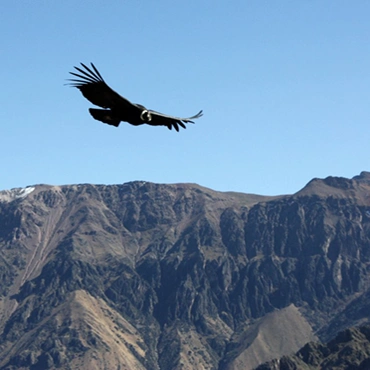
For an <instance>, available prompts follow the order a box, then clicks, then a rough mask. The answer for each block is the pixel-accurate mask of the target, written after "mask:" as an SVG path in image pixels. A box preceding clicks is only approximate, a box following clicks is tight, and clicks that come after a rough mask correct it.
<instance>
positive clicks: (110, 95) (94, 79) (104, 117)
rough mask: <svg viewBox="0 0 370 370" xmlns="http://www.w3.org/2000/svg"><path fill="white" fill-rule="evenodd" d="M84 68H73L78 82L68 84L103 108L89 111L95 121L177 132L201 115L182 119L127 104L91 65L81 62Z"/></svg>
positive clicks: (138, 105) (126, 100)
mask: <svg viewBox="0 0 370 370" xmlns="http://www.w3.org/2000/svg"><path fill="white" fill-rule="evenodd" d="M81 66H82V67H83V68H84V69H82V68H79V67H74V68H75V69H76V71H77V72H79V73H76V72H69V73H70V74H71V75H73V76H75V77H78V79H69V81H71V83H70V85H71V86H74V87H76V88H78V89H79V90H80V91H81V93H82V95H83V96H84V97H85V98H86V99H87V100H89V101H90V102H91V103H93V104H94V105H97V106H99V107H101V108H103V109H96V108H91V109H89V112H90V114H91V115H92V116H93V117H94V118H95V119H96V120H98V121H101V122H104V123H106V124H108V125H112V126H116V127H118V126H119V124H120V122H121V121H125V122H128V123H130V124H132V125H134V126H139V125H142V124H148V125H151V126H166V127H167V128H168V129H170V130H172V128H174V129H175V130H176V131H179V126H180V127H182V128H186V126H185V123H194V122H193V121H192V120H193V119H196V118H199V117H201V116H202V115H203V111H199V112H198V113H197V114H195V115H194V116H192V117H187V118H181V117H174V116H169V115H167V114H163V113H159V112H156V111H154V110H150V109H147V108H145V107H144V106H143V105H140V104H135V103H132V102H130V101H129V100H128V99H126V98H124V97H123V96H121V95H119V94H118V93H116V92H115V91H114V90H113V89H111V88H110V87H109V86H108V85H107V84H106V82H105V81H104V79H103V77H102V76H101V74H100V73H99V71H98V70H97V69H96V67H95V66H94V64H93V63H91V68H90V67H88V66H86V65H85V64H83V63H81Z"/></svg>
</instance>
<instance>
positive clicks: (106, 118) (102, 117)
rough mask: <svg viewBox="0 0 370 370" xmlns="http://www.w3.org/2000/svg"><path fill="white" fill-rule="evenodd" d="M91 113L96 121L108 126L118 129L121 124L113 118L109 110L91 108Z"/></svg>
mask: <svg viewBox="0 0 370 370" xmlns="http://www.w3.org/2000/svg"><path fill="white" fill-rule="evenodd" d="M89 112H90V114H91V115H92V116H93V117H94V118H95V119H96V120H98V121H101V122H104V123H106V124H108V125H112V126H115V127H118V126H119V124H120V122H121V121H120V120H119V119H117V118H115V117H114V116H113V114H112V111H110V110H107V109H94V108H90V109H89Z"/></svg>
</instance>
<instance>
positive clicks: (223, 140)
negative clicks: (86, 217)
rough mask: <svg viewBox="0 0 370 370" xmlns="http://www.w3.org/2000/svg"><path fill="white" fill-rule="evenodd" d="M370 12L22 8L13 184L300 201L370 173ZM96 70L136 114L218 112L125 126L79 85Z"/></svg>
mask: <svg viewBox="0 0 370 370" xmlns="http://www.w3.org/2000/svg"><path fill="white" fill-rule="evenodd" d="M369 19H370V2H369V1H368V0H362V1H361V0H357V1H354V2H350V1H344V0H331V1H329V0H328V1H326V0H299V1H297V0H294V1H293V0H290V1H288V0H279V1H271V0H268V1H267V0H266V1H265V0H253V1H247V0H242V1H239V0H232V1H224V0H222V1H221V0H212V1H202V0H196V1H195V0H188V1H173V0H171V1H170V0H168V1H167V0H156V1H149V0H146V1H145V0H142V1H122V0H120V1H118V0H115V1H75V0H73V1H72V0H63V1H59V2H58V1H42V0H40V1H31V0H24V1H7V2H4V3H3V4H2V9H1V13H0V34H1V38H0V51H1V58H0V65H1V68H0V74H1V90H0V94H1V96H0V98H1V99H0V101H1V110H0V122H1V129H0V140H1V146H0V158H1V163H2V165H1V176H0V189H10V188H14V187H24V186H27V185H34V184H40V183H44V184H51V185H64V184H76V183H94V184H120V183H124V182H128V181H133V180H146V181H152V182H158V183H177V182H192V183H198V184H200V185H203V186H206V187H210V188H212V189H215V190H221V191H229V190H233V191H241V192H245V193H257V194H267V195H275V194H289V193H294V192H296V191H298V190H299V189H300V188H302V187H303V186H304V185H305V184H306V183H307V182H308V181H309V180H310V179H312V178H313V177H326V176H329V175H334V176H344V177H353V176H355V175H357V174H359V173H360V172H361V171H362V170H367V171H368V170H369V169H370V166H369V163H370V122H369V121H370V120H369V119H370V21H369ZM79 62H85V63H89V62H93V63H94V64H95V65H96V66H97V67H98V69H99V70H100V72H101V74H102V75H103V77H104V78H105V80H106V82H107V83H108V84H109V85H110V86H111V87H112V88H113V89H114V90H116V91H117V92H119V93H120V94H121V95H123V96H125V97H127V98H128V99H130V100H131V101H133V102H135V103H141V104H143V105H145V106H146V107H148V108H150V109H155V110H158V111H161V112H164V113H167V114H173V115H179V116H188V115H192V114H195V113H196V112H198V111H199V110H200V109H203V110H204V116H203V117H202V118H201V119H199V120H197V121H196V124H195V125H189V126H188V128H187V130H182V131H181V132H179V133H177V132H175V131H169V130H168V129H167V128H165V127H150V126H140V127H134V126H131V125H129V124H126V123H121V125H120V127H119V128H114V127H111V126H107V125H104V124H102V123H100V122H98V121H95V120H93V119H92V117H90V115H89V113H88V108H90V107H91V106H92V104H91V103H89V102H88V101H87V100H85V99H84V98H83V96H82V95H81V94H80V92H79V91H78V90H77V89H74V88H71V87H68V86H64V83H65V82H66V81H65V79H67V78H68V77H69V75H68V72H69V71H72V69H73V66H74V65H78V64H79Z"/></svg>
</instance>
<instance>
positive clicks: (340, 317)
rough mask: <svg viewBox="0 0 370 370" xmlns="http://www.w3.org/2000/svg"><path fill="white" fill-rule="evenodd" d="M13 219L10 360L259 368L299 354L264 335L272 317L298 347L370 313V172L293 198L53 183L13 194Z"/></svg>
mask: <svg viewBox="0 0 370 370" xmlns="http://www.w3.org/2000/svg"><path fill="white" fill-rule="evenodd" d="M0 225H1V227H0V249H1V259H0V274H1V276H2V280H1V281H2V283H1V284H0V294H1V300H0V312H1V316H0V333H1V335H0V368H4V369H5V368H6V369H11V368H14V369H20V368H27V369H28V368H29V369H37V368H45V369H46V368H55V367H57V368H65V369H67V368H76V366H77V367H78V368H82V369H83V368H86V369H94V368H96V369H100V368H104V366H105V367H107V368H119V367H120V368H121V369H124V368H127V369H132V368H137V369H140V368H143V369H144V368H145V369H175V368H179V369H180V368H188V369H191V368H197V369H202V368H203V369H217V368H220V369H237V368H238V367H237V364H238V363H242V364H243V366H244V367H243V368H245V369H247V368H253V367H255V366H257V365H258V363H262V362H265V361H267V360H270V359H272V358H273V357H275V356H276V354H278V353H280V354H282V355H283V354H288V353H286V352H287V349H286V348H285V347H284V346H282V345H281V342H280V344H279V341H275V340H271V341H270V342H269V343H271V344H270V346H272V347H273V348H270V349H266V348H264V347H263V346H261V345H260V346H258V345H257V343H258V338H261V336H262V337H269V338H271V336H273V335H274V333H273V332H271V331H270V332H269V328H271V327H273V326H272V325H269V324H266V325H263V322H264V320H267V321H266V322H267V323H269V322H276V320H275V321H268V320H271V316H269V315H270V314H274V315H280V316H279V317H280V319H279V320H280V322H281V323H283V324H284V322H287V323H288V322H289V325H290V326H289V328H290V329H289V331H290V332H291V335H292V338H294V341H293V342H294V343H292V344H291V346H292V348H291V351H290V352H295V351H297V350H298V349H299V348H300V347H301V346H303V345H304V344H305V343H307V342H308V341H311V340H314V339H315V335H314V334H315V333H316V334H317V335H319V336H320V338H322V339H328V338H330V337H333V336H334V335H335V334H336V333H337V332H338V331H339V330H341V329H343V328H345V327H348V326H350V325H354V324H356V323H358V322H362V321H364V320H368V317H369V315H368V313H367V311H366V310H363V309H362V308H363V307H364V305H366V302H368V299H367V297H368V295H369V294H370V293H369V291H368V287H369V277H370V274H369V273H368V272H369V262H370V174H369V173H365V172H364V173H362V174H361V175H360V176H357V177H355V178H353V179H343V178H327V179H325V180H320V179H314V180H312V181H311V182H310V183H309V184H308V185H307V186H306V187H305V188H304V189H302V190H301V191H300V192H298V193H296V194H294V195H287V196H281V197H262V196H256V195H249V194H240V193H221V192H216V191H212V190H210V189H206V188H202V187H200V186H198V185H191V184H175V185H158V184H153V183H147V182H132V183H127V184H123V185H112V186H103V185H74V186H59V187H57V186H45V185H39V186H35V187H34V188H27V189H23V190H17V191H8V192H0ZM287 310H288V311H287ZM287 312H291V315H290V316H291V317H293V316H294V320H290V319H289V318H287V317H289V315H287ZM293 312H294V314H293ZM349 312H351V314H349ZM353 312H355V314H352V313H353ZM349 316H351V317H350V319H349ZM279 320H277V321H279ZM256 328H258V330H257V329H256ZM303 328H304V330H303ZM276 330H280V329H276ZM299 332H301V335H297V333H299ZM256 333H257V334H256ZM283 340H284V339H283ZM248 341H249V342H248ZM253 343H254V347H253V346H252V347H251V345H252V344H253ZM253 348H254V349H253ZM256 348H257V349H256ZM279 348H280V350H279ZM252 349H253V351H255V352H254V355H253V358H254V360H253V361H252V360H250V361H249V360H248V359H251V358H252V357H251V356H250V355H248V353H250V352H248V351H251V350H252ZM290 352H289V353H290ZM240 361H241V362H240Z"/></svg>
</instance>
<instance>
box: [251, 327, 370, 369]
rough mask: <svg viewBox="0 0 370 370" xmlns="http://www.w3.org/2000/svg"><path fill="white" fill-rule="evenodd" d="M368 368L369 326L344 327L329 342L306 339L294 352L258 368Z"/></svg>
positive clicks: (369, 350)
mask: <svg viewBox="0 0 370 370" xmlns="http://www.w3.org/2000/svg"><path fill="white" fill-rule="evenodd" d="M369 368H370V326H369V325H364V326H361V327H358V328H351V329H346V330H344V331H342V332H340V333H339V334H338V335H337V336H336V338H335V339H333V340H331V341H330V342H329V343H328V344H325V345H323V344H320V343H314V342H312V343H307V344H306V345H305V346H304V347H303V348H302V349H301V350H300V351H299V352H297V353H296V354H295V355H294V356H284V357H282V358H281V359H277V360H273V361H270V362H269V363H266V364H263V365H261V366H259V367H258V368H257V370H295V369H302V370H320V369H348V370H349V369H350V370H368V369H369Z"/></svg>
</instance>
